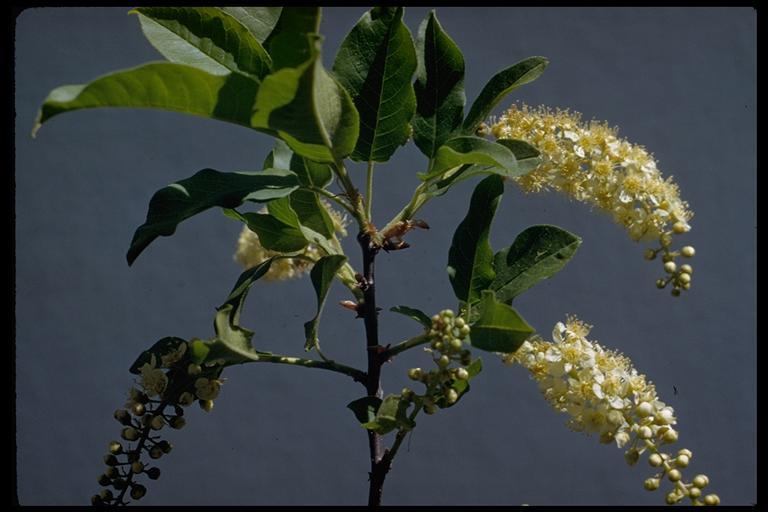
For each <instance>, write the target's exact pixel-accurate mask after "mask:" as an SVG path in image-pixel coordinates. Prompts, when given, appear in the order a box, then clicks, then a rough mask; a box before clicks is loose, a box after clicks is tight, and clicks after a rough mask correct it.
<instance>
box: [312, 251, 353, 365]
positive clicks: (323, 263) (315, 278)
mask: <svg viewBox="0 0 768 512" xmlns="http://www.w3.org/2000/svg"><path fill="white" fill-rule="evenodd" d="M345 261H347V257H346V256H341V255H339V254H334V255H331V256H325V257H323V258H320V259H319V260H317V263H315V265H314V266H313V267H312V270H311V271H310V272H309V277H310V279H312V286H314V288H315V295H316V296H317V313H315V316H314V317H313V318H312V320H310V321H309V322H306V323H305V324H304V337H305V339H306V341H305V343H304V350H307V351H309V350H312V349H313V348H315V347H319V343H320V340H319V339H318V337H317V329H318V326H319V323H320V315H321V313H322V312H323V306H324V305H325V298H326V297H327V296H328V290H330V288H331V283H332V282H333V278H334V277H335V276H336V272H338V271H339V269H340V268H341V266H342V265H343V264H344V262H345Z"/></svg>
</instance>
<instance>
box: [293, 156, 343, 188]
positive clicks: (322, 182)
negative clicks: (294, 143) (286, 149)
mask: <svg viewBox="0 0 768 512" xmlns="http://www.w3.org/2000/svg"><path fill="white" fill-rule="evenodd" d="M290 169H291V170H292V171H293V172H295V173H296V175H297V176H298V177H299V182H301V186H302V187H317V188H325V187H327V186H328V185H330V184H331V181H332V180H333V171H332V170H331V167H330V166H329V165H328V164H321V163H318V162H313V161H312V160H308V159H306V158H304V157H302V156H300V155H296V154H294V155H293V158H292V159H291V167H290Z"/></svg>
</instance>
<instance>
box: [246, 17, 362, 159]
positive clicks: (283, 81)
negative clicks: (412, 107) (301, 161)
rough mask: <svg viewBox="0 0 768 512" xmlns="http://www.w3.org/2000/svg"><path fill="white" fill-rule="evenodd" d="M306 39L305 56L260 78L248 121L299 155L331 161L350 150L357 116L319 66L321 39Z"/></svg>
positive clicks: (352, 107) (339, 88) (331, 79)
mask: <svg viewBox="0 0 768 512" xmlns="http://www.w3.org/2000/svg"><path fill="white" fill-rule="evenodd" d="M283 12H285V10H284V11H283ZM307 37H309V38H310V39H312V40H313V51H312V54H311V56H310V58H309V60H307V61H306V62H305V63H303V64H301V65H299V66H298V67H296V68H283V69H281V70H280V71H277V72H275V73H273V74H271V75H269V76H267V77H266V78H265V79H264V81H263V82H262V84H261V86H260V88H259V93H258V95H257V97H256V105H255V108H254V114H253V116H252V118H251V123H252V125H253V126H254V127H255V128H260V129H267V130H273V131H275V132H276V133H277V135H278V136H279V137H280V138H281V139H283V140H284V141H285V142H287V143H288V145H289V146H290V147H291V149H292V150H293V151H294V152H296V153H298V154H299V155H301V156H304V157H307V158H309V159H310V160H314V161H316V162H324V163H330V162H335V161H337V160H339V159H342V158H345V157H346V156H348V155H349V154H350V153H351V152H352V150H353V149H354V147H355V142H356V141H357V135H358V131H359V127H360V126H359V121H360V119H359V116H358V113H357V109H355V105H354V103H353V102H352V98H350V96H349V94H348V93H347V92H346V91H345V90H344V88H343V87H341V86H340V85H339V84H338V82H336V80H335V79H334V78H333V77H331V76H330V75H329V74H328V72H327V71H326V70H325V69H324V68H323V66H322V63H321V61H320V40H319V37H317V36H307Z"/></svg>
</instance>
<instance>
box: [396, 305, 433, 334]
mask: <svg viewBox="0 0 768 512" xmlns="http://www.w3.org/2000/svg"><path fill="white" fill-rule="evenodd" d="M389 310H390V311H392V312H393V313H400V314H401V315H405V316H407V317H408V318H412V319H413V320H416V321H417V322H419V323H420V324H421V325H423V326H424V327H426V328H427V329H429V328H430V327H432V319H431V318H430V317H429V316H427V314H426V313H424V312H423V311H421V310H419V309H416V308H412V307H409V306H394V307H391V308H389Z"/></svg>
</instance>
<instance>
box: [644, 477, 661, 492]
mask: <svg viewBox="0 0 768 512" xmlns="http://www.w3.org/2000/svg"><path fill="white" fill-rule="evenodd" d="M660 485H661V481H659V479H658V478H647V479H646V480H645V482H643V487H645V490H646V491H655V490H656V489H658V488H659V486H660Z"/></svg>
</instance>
